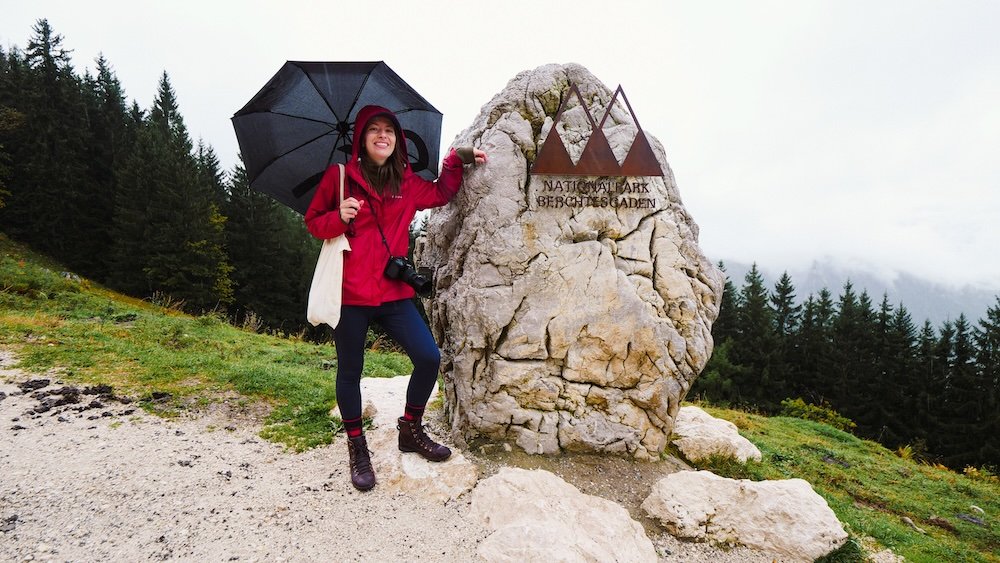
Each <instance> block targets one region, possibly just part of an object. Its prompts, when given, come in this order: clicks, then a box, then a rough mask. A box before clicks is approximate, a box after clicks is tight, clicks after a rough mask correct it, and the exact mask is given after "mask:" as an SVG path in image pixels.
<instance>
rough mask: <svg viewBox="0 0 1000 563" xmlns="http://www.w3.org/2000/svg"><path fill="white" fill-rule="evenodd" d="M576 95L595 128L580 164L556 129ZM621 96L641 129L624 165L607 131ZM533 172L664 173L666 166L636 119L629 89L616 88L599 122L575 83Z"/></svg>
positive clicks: (571, 174) (543, 146)
mask: <svg viewBox="0 0 1000 563" xmlns="http://www.w3.org/2000/svg"><path fill="white" fill-rule="evenodd" d="M574 95H575V96H576V98H577V99H578V100H579V101H580V106H581V107H582V108H583V111H584V113H585V114H586V115H587V120H588V121H589V122H590V126H591V128H592V133H591V134H590V138H589V139H588V140H587V144H586V146H584V148H583V154H581V155H580V160H578V161H577V162H576V164H573V160H572V159H571V158H570V156H569V152H568V151H567V150H566V145H564V144H563V141H562V138H561V137H560V136H559V131H558V130H557V129H556V126H557V125H559V120H560V119H561V118H562V114H563V111H564V110H565V109H566V106H567V105H568V104H569V101H570V100H571V99H572V97H573V96H574ZM619 95H621V98H622V101H624V102H625V107H627V108H628V111H629V113H630V114H631V115H632V122H633V123H635V127H636V129H637V130H638V131H637V132H636V135H635V140H633V141H632V147H631V148H629V151H628V154H627V155H625V160H624V161H623V162H622V163H620V164H619V162H618V159H617V158H616V157H615V154H614V152H613V151H612V150H611V144H610V143H608V138H607V136H606V135H605V134H604V130H603V128H604V123H605V122H606V121H607V120H608V116H610V115H611V108H613V107H614V105H615V102H616V101H617V100H618V96H619ZM531 173H532V174H548V175H565V176H663V169H662V168H661V167H660V163H659V162H658V161H657V160H656V155H655V154H653V149H652V147H651V146H650V145H649V139H647V138H646V134H645V133H643V131H642V127H640V126H639V120H638V119H636V117H635V112H634V111H632V105H631V104H629V102H628V98H627V97H626V96H625V91H624V90H622V87H621V86H620V85H619V86H618V89H617V90H615V94H614V96H612V97H611V103H610V104H608V108H607V110H606V111H605V112H604V117H602V118H601V122H600V123H597V122H595V121H594V116H593V115H592V114H591V113H590V110H589V109H588V108H587V104H586V102H584V100H583V95H581V94H580V90H579V88H577V86H576V85H575V84H571V85H570V87H569V95H568V96H566V98H565V99H564V100H563V101H562V103H561V104H560V105H559V111H558V112H556V118H555V121H554V122H553V123H552V128H551V129H549V134H548V136H547V137H546V138H545V142H544V143H543V144H542V148H541V150H539V151H538V158H536V159H535V163H534V164H533V165H532V167H531Z"/></svg>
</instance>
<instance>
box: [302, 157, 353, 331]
mask: <svg viewBox="0 0 1000 563" xmlns="http://www.w3.org/2000/svg"><path fill="white" fill-rule="evenodd" d="M337 166H339V167H340V200H339V201H344V165H343V164H338V165H337ZM339 201H338V205H339ZM350 249H351V244H350V243H349V242H347V235H346V234H343V235H340V236H339V237H336V238H331V239H326V240H324V241H323V248H322V249H321V250H320V251H319V260H317V261H316V271H315V272H313V279H312V285H311V286H310V287H309V308H308V310H307V311H306V320H308V321H309V324H311V325H313V326H317V325H320V324H322V323H326V324H328V325H330V328H337V323H339V322H340V299H341V294H342V292H343V286H344V251H345V250H350Z"/></svg>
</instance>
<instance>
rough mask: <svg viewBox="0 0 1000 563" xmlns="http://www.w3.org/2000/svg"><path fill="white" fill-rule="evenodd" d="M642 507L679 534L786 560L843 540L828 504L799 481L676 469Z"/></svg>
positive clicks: (805, 557)
mask: <svg viewBox="0 0 1000 563" xmlns="http://www.w3.org/2000/svg"><path fill="white" fill-rule="evenodd" d="M642 508H643V510H645V511H646V514H648V515H649V516H650V517H651V518H653V519H655V520H658V521H659V522H660V523H661V524H662V525H663V527H664V528H665V529H666V530H667V531H668V532H670V533H671V534H673V535H674V536H677V537H679V538H685V539H692V540H699V541H711V542H714V543H724V544H736V545H745V546H748V547H752V548H754V549H759V550H761V551H766V552H769V553H774V554H776V555H779V556H780V557H781V558H782V559H787V560H790V561H813V560H815V559H817V558H819V557H822V556H824V555H826V554H828V553H830V552H831V551H834V550H835V549H837V548H839V547H840V546H841V545H843V544H844V542H845V541H847V532H845V531H844V528H843V526H842V525H841V524H840V522H839V521H838V520H837V517H836V515H835V514H834V513H833V511H832V510H830V507H829V505H827V503H826V501H825V500H824V499H823V497H821V496H819V495H818V494H816V492H815V491H813V489H812V487H811V486H810V485H809V483H807V482H806V481H804V480H802V479H787V480H782V481H761V482H753V481H749V480H745V479H741V480H735V479H726V478H724V477H719V476H717V475H715V474H713V473H711V472H709V471H681V472H678V473H673V474H671V475H668V476H667V477H665V478H663V479H661V480H660V481H659V482H657V483H656V485H654V486H653V491H652V493H651V494H650V495H649V497H647V498H646V500H645V501H643V503H642Z"/></svg>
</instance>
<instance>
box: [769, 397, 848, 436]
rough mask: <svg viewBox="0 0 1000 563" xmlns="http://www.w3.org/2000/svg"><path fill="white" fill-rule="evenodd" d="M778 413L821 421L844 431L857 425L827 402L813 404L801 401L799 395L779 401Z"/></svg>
mask: <svg viewBox="0 0 1000 563" xmlns="http://www.w3.org/2000/svg"><path fill="white" fill-rule="evenodd" d="M780 415H781V416H790V417H794V418H801V419H803V420H812V421H814V422H822V423H824V424H829V425H830V426H832V427H834V428H836V429H838V430H843V431H844V432H851V431H853V430H854V429H855V428H857V426H858V425H857V424H854V421H852V420H851V419H849V418H847V417H844V416H841V415H840V413H838V412H837V411H835V410H833V407H831V406H830V405H829V404H828V403H826V402H823V403H821V404H819V405H813V404H811V403H807V402H805V401H803V400H802V398H801V397H798V398H795V399H785V400H784V401H781V412H780Z"/></svg>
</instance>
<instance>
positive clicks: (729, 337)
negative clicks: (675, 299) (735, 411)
mask: <svg viewBox="0 0 1000 563" xmlns="http://www.w3.org/2000/svg"><path fill="white" fill-rule="evenodd" d="M718 265H719V269H720V270H722V273H723V274H724V275H726V265H725V264H723V263H722V262H721V261H720V262H719V264H718ZM738 314H739V294H738V293H737V292H736V287H735V286H733V283H732V281H730V279H729V276H728V275H726V281H725V285H724V286H723V290H722V303H721V304H720V306H719V316H718V317H717V318H716V319H715V323H714V324H713V325H712V341H713V350H712V356H711V357H710V358H709V359H708V362H707V363H706V364H705V368H704V369H703V370H702V373H701V375H699V376H698V378H697V379H695V381H694V384H693V385H692V386H691V392H690V394H691V395H692V396H697V397H701V398H703V399H707V400H710V401H714V402H716V403H719V404H727V405H728V404H732V403H736V402H738V401H739V395H738V393H737V390H736V383H735V382H736V381H743V380H745V379H746V377H747V375H746V369H745V368H743V367H742V366H739V365H737V364H735V363H733V361H732V359H731V355H732V352H731V350H732V347H733V341H734V339H735V338H736V337H737V330H736V325H737V320H738V319H737V316H738Z"/></svg>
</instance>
